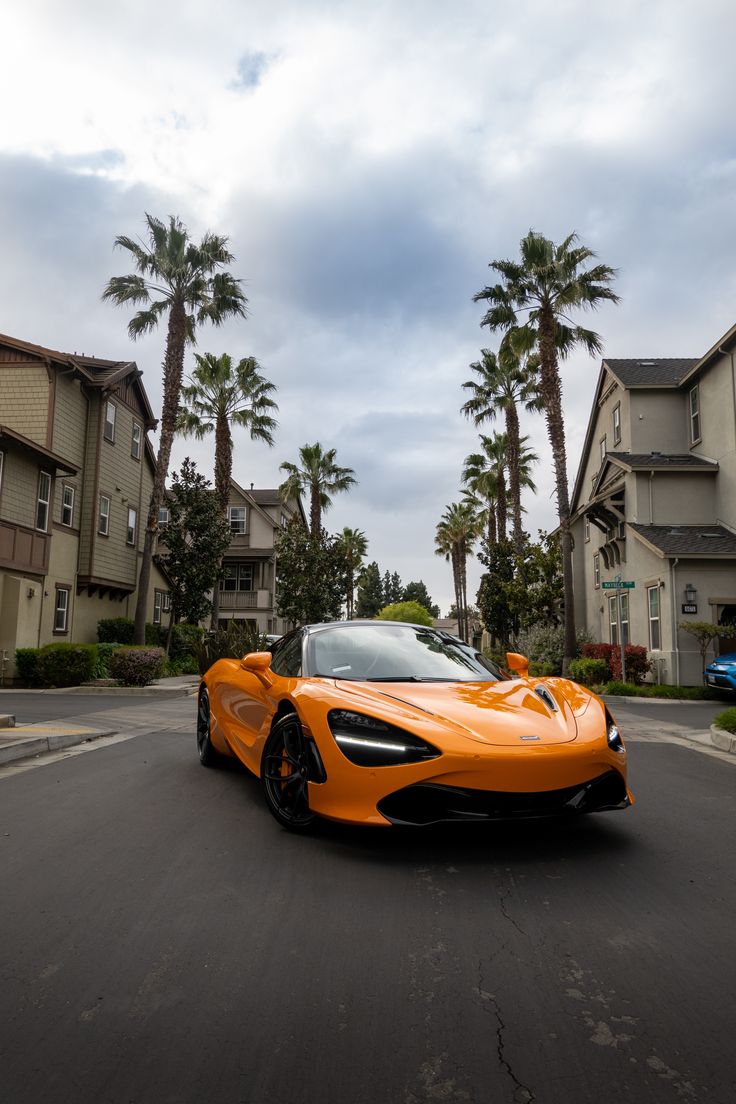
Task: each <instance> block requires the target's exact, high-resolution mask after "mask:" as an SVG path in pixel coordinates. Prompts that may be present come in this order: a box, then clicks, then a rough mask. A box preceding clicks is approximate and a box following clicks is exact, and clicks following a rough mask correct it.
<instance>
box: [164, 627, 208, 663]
mask: <svg viewBox="0 0 736 1104" xmlns="http://www.w3.org/2000/svg"><path fill="white" fill-rule="evenodd" d="M203 636H204V629H202V628H200V626H199V625H188V624H181V625H174V627H173V629H172V630H171V644H170V646H169V658H170V659H184V658H186V657H187V656H196V654H197V648H198V647H199V645H200V644H201V642H202V637H203ZM195 670H196V665H195ZM184 673H185V674H188V673H189V672H188V671H187V672H184Z"/></svg>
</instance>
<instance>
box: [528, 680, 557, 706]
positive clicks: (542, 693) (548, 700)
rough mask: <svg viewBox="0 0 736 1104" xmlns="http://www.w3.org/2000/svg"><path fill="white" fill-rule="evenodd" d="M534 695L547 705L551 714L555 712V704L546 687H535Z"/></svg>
mask: <svg viewBox="0 0 736 1104" xmlns="http://www.w3.org/2000/svg"><path fill="white" fill-rule="evenodd" d="M534 693H535V694H536V695H537V697H540V698H541V699H542V701H543V702H544V704H545V705H548V706H549V708H550V709H551V710H552V712H553V713H556V712H557V702H556V701H555V699H554V698H553V697H552V695H551V694H550V692H549V690H548V689H547V687H546V686H535V687H534Z"/></svg>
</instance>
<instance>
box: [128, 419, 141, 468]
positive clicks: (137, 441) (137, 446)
mask: <svg viewBox="0 0 736 1104" xmlns="http://www.w3.org/2000/svg"><path fill="white" fill-rule="evenodd" d="M141 440H142V432H141V427H140V425H139V424H138V422H133V437H132V439H131V442H130V455H131V456H132V457H133V459H134V460H140V458H141Z"/></svg>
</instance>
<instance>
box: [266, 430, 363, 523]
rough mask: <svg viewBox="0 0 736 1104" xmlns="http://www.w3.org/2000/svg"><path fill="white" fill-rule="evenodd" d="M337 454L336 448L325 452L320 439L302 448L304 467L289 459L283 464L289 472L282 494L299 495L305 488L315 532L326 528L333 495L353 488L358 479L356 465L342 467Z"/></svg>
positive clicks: (281, 490)
mask: <svg viewBox="0 0 736 1104" xmlns="http://www.w3.org/2000/svg"><path fill="white" fill-rule="evenodd" d="M336 455H337V450H336V449H328V451H327V452H323V451H322V446H321V445H320V444H319V442H317V443H316V444H314V445H303V446H302V447H301V448H300V449H299V463H300V464H301V467H299V465H297V464H292V463H290V462H289V461H286V462H285V463H283V464H282V465H281V471H283V472H286V476H287V477H286V479H285V480H284V482H283V483H282V484H281V486H280V487H279V491H280V493H281V496H282V498H284V499H285V500H286V499H289V498H298V497H299V495H300V494H301V493H302V492H304V494H308V495H309V500H310V506H309V527H310V530H311V532H312V534H313V535H315V534H318V533H320V532H321V531H322V512H323V511H324V510H328V509H329V508H330V506H331V505H332V495H333V494H337V493H338V492H340V491H347V490H349V489H350V487H352V486H353V485H354V484H355V483H356V482H357V480H356V479H355V472H354V471H353V469H352V468H341V467H340V466H339V465H338V464H336V463H335V456H336Z"/></svg>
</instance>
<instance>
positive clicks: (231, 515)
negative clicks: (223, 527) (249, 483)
mask: <svg viewBox="0 0 736 1104" xmlns="http://www.w3.org/2000/svg"><path fill="white" fill-rule="evenodd" d="M236 511H237V515H236ZM241 511H242V514H243V517H242V523H241V519H240V517H239V515H240V513H241ZM236 518H237V520H236ZM227 520H228V521H229V522H230V533H231V535H232V536H233V537H242V536H243V535H244V533H245V532H246V531H247V526H248V507H247V506H228V508H227ZM241 524H242V528H240V526H241ZM236 526H237V528H236Z"/></svg>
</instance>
